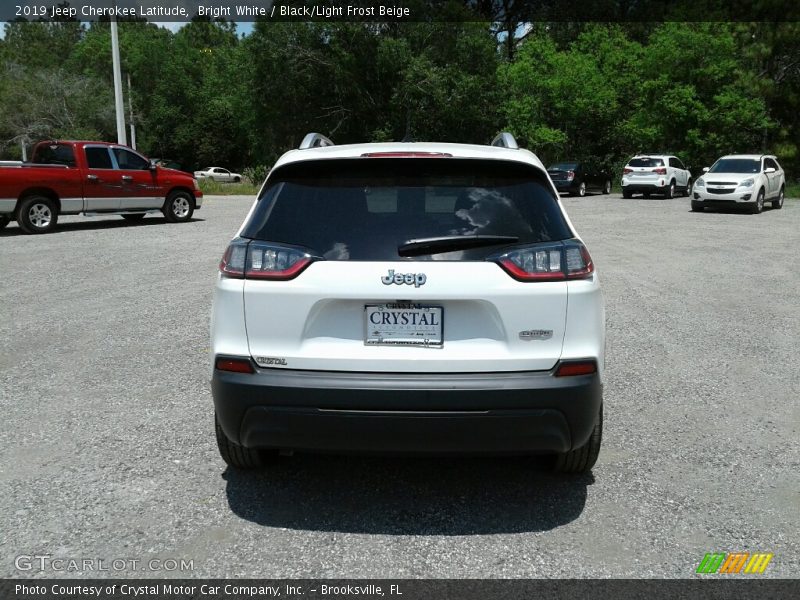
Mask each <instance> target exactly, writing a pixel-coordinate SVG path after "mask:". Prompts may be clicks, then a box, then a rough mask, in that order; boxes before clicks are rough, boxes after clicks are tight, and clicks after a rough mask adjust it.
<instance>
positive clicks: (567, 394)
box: [212, 369, 602, 454]
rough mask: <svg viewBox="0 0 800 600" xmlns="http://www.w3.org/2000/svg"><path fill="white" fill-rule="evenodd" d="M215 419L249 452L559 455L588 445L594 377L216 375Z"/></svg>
mask: <svg viewBox="0 0 800 600" xmlns="http://www.w3.org/2000/svg"><path fill="white" fill-rule="evenodd" d="M212 392H213V396H214V405H215V409H216V412H217V418H218V420H219V422H220V425H221V427H222V429H223V431H224V432H225V434H226V435H227V436H228V438H230V439H231V440H232V441H234V442H236V443H238V444H241V445H243V446H247V447H252V448H278V449H284V450H300V451H302V450H312V451H356V452H400V453H437V454H438V453H445V454H446V453H459V454H461V453H481V454H483V453H537V452H564V451H566V450H569V449H570V448H574V447H578V446H581V445H583V444H584V443H585V442H586V440H588V438H589V435H590V433H591V431H592V428H593V427H594V423H595V420H596V418H597V415H598V413H599V411H600V404H601V403H602V385H601V383H600V379H599V377H598V375H597V374H592V375H582V376H576V377H555V376H553V373H552V372H541V371H531V372H522V373H519V372H517V373H480V374H475V373H462V374H441V373H421V374H417V373H412V374H391V373H388V374H387V373H345V372H319V371H293V370H286V369H259V370H257V372H256V373H255V374H244V373H229V372H224V371H215V373H214V376H213V379H212Z"/></svg>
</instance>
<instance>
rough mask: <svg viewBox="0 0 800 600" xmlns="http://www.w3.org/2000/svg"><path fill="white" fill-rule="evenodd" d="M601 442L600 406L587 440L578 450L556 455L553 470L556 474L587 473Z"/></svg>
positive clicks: (601, 415) (594, 461)
mask: <svg viewBox="0 0 800 600" xmlns="http://www.w3.org/2000/svg"><path fill="white" fill-rule="evenodd" d="M602 441H603V407H602V406H600V413H599V414H598V415H597V422H596V423H595V425H594V429H593V430H592V434H591V435H590V436H589V440H588V441H587V442H586V443H585V444H584V445H583V446H581V447H580V448H575V449H574V450H570V451H569V452H563V453H560V454H557V455H556V461H555V465H554V466H553V470H554V471H555V472H556V473H588V472H589V471H591V470H592V467H593V466H594V465H595V463H596V462H597V456H598V455H599V454H600V445H601V443H602Z"/></svg>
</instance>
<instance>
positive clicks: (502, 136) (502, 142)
mask: <svg viewBox="0 0 800 600" xmlns="http://www.w3.org/2000/svg"><path fill="white" fill-rule="evenodd" d="M492 146H499V147H500V148H508V149H510V150H519V144H517V140H515V139H514V136H513V135H511V134H510V133H508V132H507V131H504V132H503V133H498V134H497V137H496V138H494V139H493V140H492Z"/></svg>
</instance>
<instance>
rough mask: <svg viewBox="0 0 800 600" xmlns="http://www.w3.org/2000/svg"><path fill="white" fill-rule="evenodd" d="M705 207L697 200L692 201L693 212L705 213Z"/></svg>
mask: <svg viewBox="0 0 800 600" xmlns="http://www.w3.org/2000/svg"><path fill="white" fill-rule="evenodd" d="M704 208H705V205H704V204H703V203H702V202H698V201H697V200H692V212H703V209H704Z"/></svg>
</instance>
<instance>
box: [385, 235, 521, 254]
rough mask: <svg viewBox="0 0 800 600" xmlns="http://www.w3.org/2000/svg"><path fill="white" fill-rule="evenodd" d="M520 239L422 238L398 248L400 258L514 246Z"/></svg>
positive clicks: (459, 236) (511, 237)
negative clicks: (503, 245) (487, 247)
mask: <svg viewBox="0 0 800 600" xmlns="http://www.w3.org/2000/svg"><path fill="white" fill-rule="evenodd" d="M518 241H519V238H518V237H517V236H514V235H471V236H465V235H448V236H442V237H435V238H422V239H418V240H408V241H407V242H403V243H402V244H400V245H399V246H398V247H397V254H399V255H400V256H422V255H424V254H440V253H442V252H453V251H455V250H467V249H469V248H481V247H484V246H498V245H502V244H513V243H515V242H518Z"/></svg>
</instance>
